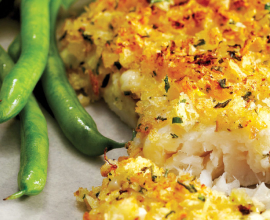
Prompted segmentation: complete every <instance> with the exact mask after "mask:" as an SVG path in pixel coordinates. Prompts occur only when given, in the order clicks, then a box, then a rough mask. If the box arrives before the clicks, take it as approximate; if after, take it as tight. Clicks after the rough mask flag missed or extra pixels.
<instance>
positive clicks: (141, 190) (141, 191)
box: [139, 187, 147, 194]
mask: <svg viewBox="0 0 270 220" xmlns="http://www.w3.org/2000/svg"><path fill="white" fill-rule="evenodd" d="M143 190H145V191H147V189H145V188H143V187H141V189H140V190H139V192H140V193H142V194H143Z"/></svg>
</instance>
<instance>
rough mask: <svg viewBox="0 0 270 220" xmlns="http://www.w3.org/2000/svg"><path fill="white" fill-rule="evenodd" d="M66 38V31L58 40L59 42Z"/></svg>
mask: <svg viewBox="0 0 270 220" xmlns="http://www.w3.org/2000/svg"><path fill="white" fill-rule="evenodd" d="M66 36H67V31H65V32H64V34H63V35H62V36H61V37H60V38H59V41H61V40H63V39H65V38H66Z"/></svg>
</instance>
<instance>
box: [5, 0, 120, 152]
mask: <svg viewBox="0 0 270 220" xmlns="http://www.w3.org/2000/svg"><path fill="white" fill-rule="evenodd" d="M60 5H61V0H54V1H51V4H50V50H49V55H48V61H47V66H46V68H45V71H44V73H43V75H42V77H41V82H42V87H43V90H44V93H45V96H46V99H47V102H48V104H49V106H50V108H51V110H52V112H53V114H54V116H55V118H56V120H57V122H58V124H59V126H60V128H61V130H62V131H63V133H64V134H65V136H66V137H67V138H68V139H69V141H70V142H71V143H72V144H73V145H74V146H75V147H76V148H77V149H78V150H79V151H80V152H82V153H83V154H86V155H89V156H98V155H101V154H103V153H104V150H105V149H106V148H107V150H111V149H114V148H121V147H124V146H125V143H118V142H116V141H113V140H111V139H109V138H107V137H104V136H103V135H102V134H100V133H99V131H98V130H97V126H96V123H95V122H94V120H93V119H92V117H91V116H90V115H89V114H88V112H87V111H86V110H85V109H84V107H83V106H82V105H81V103H80V102H79V100H78V98H77V95H76V93H75V91H74V89H73V88H72V87H71V85H70V83H69V81H68V79H67V76H66V72H65V67H64V63H63V61H62V59H61V57H60V55H59V53H58V49H57V46H56V39H55V23H56V18H57V14H58V10H59V7H60ZM18 42H20V41H18ZM11 46H12V45H11ZM10 50H13V48H10V49H9V51H10ZM14 51H15V49H14ZM19 52H20V50H19V48H17V55H15V56H17V57H18V54H19Z"/></svg>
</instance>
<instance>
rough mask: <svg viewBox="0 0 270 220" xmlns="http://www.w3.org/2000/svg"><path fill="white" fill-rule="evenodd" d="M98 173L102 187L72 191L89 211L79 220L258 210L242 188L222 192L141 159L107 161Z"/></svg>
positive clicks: (224, 215) (244, 215) (236, 215)
mask: <svg viewBox="0 0 270 220" xmlns="http://www.w3.org/2000/svg"><path fill="white" fill-rule="evenodd" d="M101 172H102V174H103V175H106V178H105V179H104V180H103V183H102V186H99V187H93V188H92V191H88V190H87V189H83V188H80V189H79V190H78V191H77V192H75V193H74V195H75V196H76V198H77V200H78V201H80V202H84V203H85V204H86V206H87V208H88V209H89V212H86V213H85V214H84V220H88V219H99V220H101V219H110V220H113V219H125V220H128V219H136V220H139V219H145V220H147V219H171V220H172V219H182V220H184V219H185V220H188V219H251V218H250V217H251V216H252V215H259V213H260V212H262V211H263V209H262V206H261V205H260V204H259V203H254V201H253V200H252V199H251V198H250V197H249V196H248V195H247V194H246V192H245V190H244V189H237V190H236V189H235V190H233V191H232V193H231V195H230V196H226V195H225V194H224V193H221V192H217V191H214V190H211V189H210V188H208V187H206V186H205V185H203V184H201V183H200V182H199V181H198V180H197V179H196V178H195V177H194V176H191V175H190V174H188V173H184V172H182V173H180V174H179V176H176V175H175V174H173V173H168V170H163V169H162V168H159V167H157V166H156V165H155V164H154V163H152V162H151V161H150V160H147V159H144V158H141V157H138V158H136V159H134V158H129V159H124V160H122V161H120V162H117V161H110V163H106V164H105V165H104V166H103V167H102V168H101ZM254 217H255V216H254ZM254 219H255V218H254ZM262 219H263V218H262Z"/></svg>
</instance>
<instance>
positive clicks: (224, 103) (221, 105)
mask: <svg viewBox="0 0 270 220" xmlns="http://www.w3.org/2000/svg"><path fill="white" fill-rule="evenodd" d="M230 101H231V99H228V100H227V101H225V102H219V103H218V104H216V105H215V107H214V108H225V107H226V106H227V105H228V104H229V102H230Z"/></svg>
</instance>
